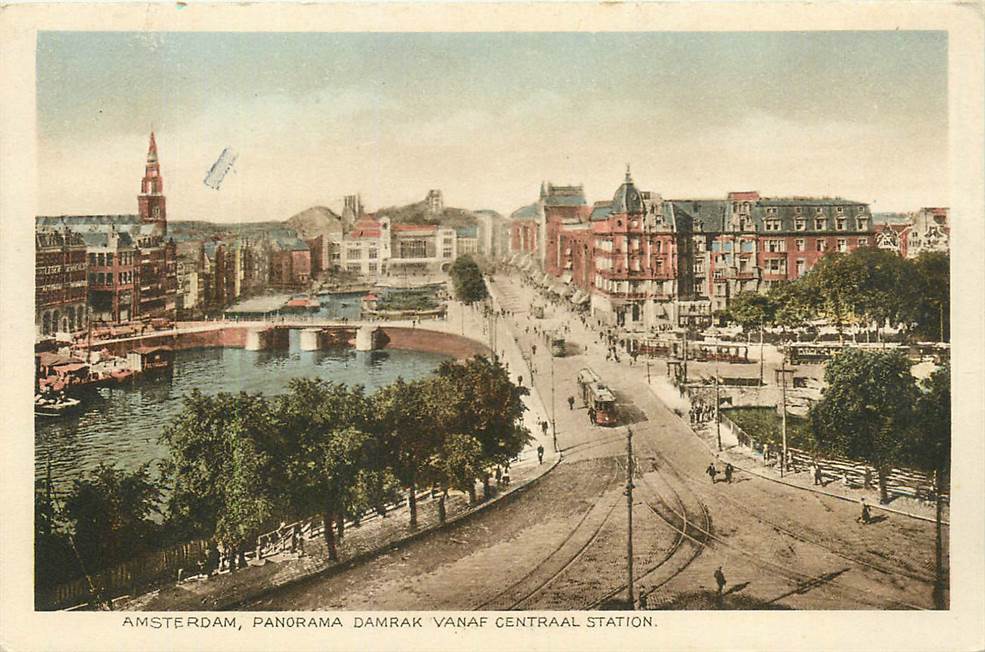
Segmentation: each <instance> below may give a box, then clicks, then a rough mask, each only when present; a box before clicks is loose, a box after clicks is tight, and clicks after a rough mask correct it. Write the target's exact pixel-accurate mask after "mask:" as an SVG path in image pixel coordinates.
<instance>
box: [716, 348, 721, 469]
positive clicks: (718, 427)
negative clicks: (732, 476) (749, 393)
mask: <svg viewBox="0 0 985 652" xmlns="http://www.w3.org/2000/svg"><path fill="white" fill-rule="evenodd" d="M721 406H722V390H721V385H720V384H719V382H718V354H717V352H716V355H715V434H716V436H717V437H718V450H719V451H721V450H722V418H721V412H720V410H721Z"/></svg>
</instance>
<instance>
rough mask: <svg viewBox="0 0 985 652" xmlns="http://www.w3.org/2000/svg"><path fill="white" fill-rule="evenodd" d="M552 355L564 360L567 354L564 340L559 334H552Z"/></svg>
mask: <svg viewBox="0 0 985 652" xmlns="http://www.w3.org/2000/svg"><path fill="white" fill-rule="evenodd" d="M550 337H551V355H553V356H554V357H555V358H563V357H564V355H565V352H566V350H567V349H566V347H565V342H564V338H563V337H561V336H560V335H558V334H557V333H551V336H550Z"/></svg>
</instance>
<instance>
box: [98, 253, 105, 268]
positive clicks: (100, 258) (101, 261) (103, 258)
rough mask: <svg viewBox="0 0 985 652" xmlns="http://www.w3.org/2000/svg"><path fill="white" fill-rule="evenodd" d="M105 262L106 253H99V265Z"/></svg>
mask: <svg viewBox="0 0 985 652" xmlns="http://www.w3.org/2000/svg"><path fill="white" fill-rule="evenodd" d="M105 264H106V254H99V266H100V267H102V266H104V265H105Z"/></svg>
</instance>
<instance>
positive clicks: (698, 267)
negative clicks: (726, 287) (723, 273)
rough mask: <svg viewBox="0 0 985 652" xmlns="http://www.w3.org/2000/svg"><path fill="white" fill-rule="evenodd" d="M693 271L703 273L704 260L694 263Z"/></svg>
mask: <svg viewBox="0 0 985 652" xmlns="http://www.w3.org/2000/svg"><path fill="white" fill-rule="evenodd" d="M694 271H695V272H697V273H703V272H704V271H705V261H703V260H699V261H698V262H696V263H694Z"/></svg>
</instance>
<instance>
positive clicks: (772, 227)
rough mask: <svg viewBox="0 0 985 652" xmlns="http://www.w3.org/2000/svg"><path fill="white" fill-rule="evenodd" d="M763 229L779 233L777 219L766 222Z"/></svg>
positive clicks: (778, 221)
mask: <svg viewBox="0 0 985 652" xmlns="http://www.w3.org/2000/svg"><path fill="white" fill-rule="evenodd" d="M764 228H765V229H766V230H767V231H779V230H780V220H778V219H772V220H766V221H765V223H764Z"/></svg>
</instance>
